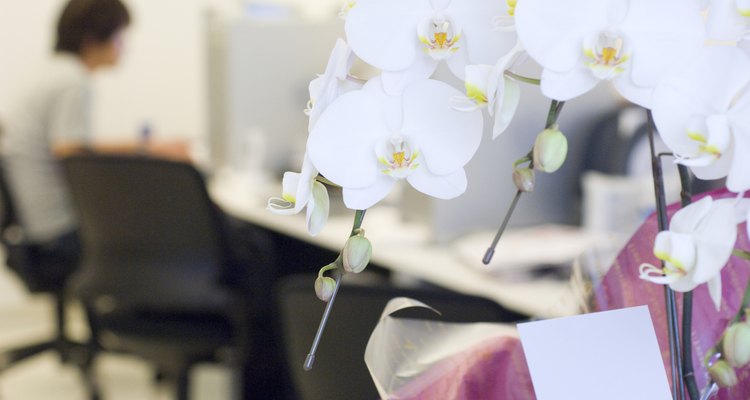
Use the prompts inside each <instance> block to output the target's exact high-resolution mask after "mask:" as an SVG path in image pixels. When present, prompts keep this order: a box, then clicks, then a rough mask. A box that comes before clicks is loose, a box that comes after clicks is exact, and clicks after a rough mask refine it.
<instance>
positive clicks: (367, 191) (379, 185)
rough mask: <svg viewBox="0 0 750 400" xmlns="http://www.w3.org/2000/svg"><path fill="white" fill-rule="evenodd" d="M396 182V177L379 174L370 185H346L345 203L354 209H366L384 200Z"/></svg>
mask: <svg viewBox="0 0 750 400" xmlns="http://www.w3.org/2000/svg"><path fill="white" fill-rule="evenodd" d="M395 184H396V180H395V179H393V178H391V177H389V176H386V175H379V176H378V178H377V179H376V180H375V182H373V184H372V185H370V186H367V187H362V188H347V187H345V188H344V189H343V195H344V205H346V207H347V208H350V209H352V210H366V209H368V208H370V207H372V206H373V205H375V204H376V203H377V202H379V201H380V200H383V199H384V198H385V196H387V195H388V193H390V191H391V189H392V188H393V186H394V185H395Z"/></svg>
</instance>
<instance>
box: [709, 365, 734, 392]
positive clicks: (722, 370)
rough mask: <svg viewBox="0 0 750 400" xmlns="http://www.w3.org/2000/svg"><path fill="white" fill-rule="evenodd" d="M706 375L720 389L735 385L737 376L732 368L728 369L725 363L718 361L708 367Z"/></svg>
mask: <svg viewBox="0 0 750 400" xmlns="http://www.w3.org/2000/svg"><path fill="white" fill-rule="evenodd" d="M708 373H709V374H710V375H711V379H713V380H714V381H715V382H716V383H717V384H718V385H719V386H720V387H730V386H734V385H736V384H737V374H736V373H735V372H734V368H732V367H730V366H729V364H727V362H726V361H724V360H722V359H719V360H717V361H716V362H714V363H713V364H711V365H709V366H708Z"/></svg>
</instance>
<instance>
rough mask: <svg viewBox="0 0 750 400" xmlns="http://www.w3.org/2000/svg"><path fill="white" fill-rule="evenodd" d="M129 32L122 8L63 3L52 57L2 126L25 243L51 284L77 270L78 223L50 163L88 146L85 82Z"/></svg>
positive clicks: (105, 2) (31, 76)
mask: <svg viewBox="0 0 750 400" xmlns="http://www.w3.org/2000/svg"><path fill="white" fill-rule="evenodd" d="M129 24H130V14H129V12H128V10H127V8H126V7H125V5H124V4H123V3H122V2H121V1H120V0H70V1H68V2H67V3H66V4H65V6H64V8H63V10H62V13H61V15H60V18H59V20H58V25H57V41H56V45H55V52H54V54H53V56H52V57H51V58H50V59H49V60H46V61H45V63H44V64H43V65H41V66H40V67H39V68H38V69H36V70H35V71H31V72H30V73H28V74H27V75H26V76H25V77H24V79H25V85H22V86H23V91H22V92H21V93H20V94H19V95H18V96H16V97H15V101H14V103H13V104H12V109H11V110H10V113H8V115H6V119H5V120H4V121H3V125H4V126H3V134H2V137H0V152H1V153H2V162H3V174H4V177H5V180H6V182H7V185H8V188H9V189H10V194H11V196H12V199H13V200H14V204H15V207H16V210H15V211H16V213H17V215H18V218H19V220H20V221H19V222H20V224H21V226H22V227H23V229H24V233H25V235H26V240H27V241H29V242H32V243H37V244H38V245H39V248H40V249H41V252H42V253H43V254H40V258H49V259H50V260H53V261H52V262H51V263H50V264H52V265H55V266H58V268H57V269H58V271H49V275H50V276H49V278H50V279H55V278H57V279H63V278H64V276H65V275H67V274H68V273H69V272H70V270H72V269H73V268H75V265H76V261H77V255H78V251H79V250H78V239H77V235H76V228H77V222H76V217H75V213H74V210H73V207H72V205H71V203H70V200H69V198H68V193H67V188H66V183H65V181H64V178H63V176H62V173H61V171H60V170H59V166H58V162H57V158H56V157H57V156H59V155H62V154H65V153H66V152H70V151H72V149H76V148H81V147H82V146H84V145H85V144H86V143H88V141H89V136H90V132H89V114H90V108H91V90H90V75H91V73H92V72H94V71H97V70H99V69H102V68H105V67H110V66H114V65H116V64H117V63H118V61H119V59H120V56H121V54H122V52H123V35H124V31H125V29H126V28H127V27H128V25H129ZM61 260H67V261H68V262H65V263H61V262H60V261H61ZM60 265H65V266H66V267H65V268H63V269H67V270H59V269H60V268H59V266H60Z"/></svg>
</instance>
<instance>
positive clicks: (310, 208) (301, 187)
mask: <svg viewBox="0 0 750 400" xmlns="http://www.w3.org/2000/svg"><path fill="white" fill-rule="evenodd" d="M317 176H318V170H316V169H315V167H314V166H313V164H312V162H311V161H310V158H309V157H307V155H305V161H304V162H303V164H302V171H301V172H299V173H297V172H285V173H284V178H283V180H282V183H281V186H282V196H281V197H272V198H270V199H268V206H267V209H268V210H269V211H271V212H272V213H274V214H279V215H292V214H297V213H299V212H300V211H302V209H303V208H305V207H307V215H306V218H307V231H308V232H310V234H311V235H313V236H315V235H317V234H318V233H320V231H322V230H323V227H325V225H326V222H327V221H328V212H329V209H330V201H329V199H328V190H326V187H325V185H323V184H322V183H320V182H318V181H317V180H316V177H317Z"/></svg>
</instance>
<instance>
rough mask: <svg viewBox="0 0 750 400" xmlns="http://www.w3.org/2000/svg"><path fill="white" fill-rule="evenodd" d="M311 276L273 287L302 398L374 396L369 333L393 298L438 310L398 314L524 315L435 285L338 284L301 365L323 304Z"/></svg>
mask: <svg viewBox="0 0 750 400" xmlns="http://www.w3.org/2000/svg"><path fill="white" fill-rule="evenodd" d="M314 281H315V276H314V275H313V276H307V275H305V276H291V277H288V278H285V279H284V280H283V281H282V282H281V283H280V284H279V285H278V286H277V290H276V301H277V306H278V315H279V323H280V326H279V328H280V330H281V332H282V337H283V341H284V349H285V353H286V354H285V355H286V362H287V364H288V368H287V370H288V371H289V375H290V378H291V380H292V386H293V387H294V390H295V392H296V395H297V397H296V398H299V399H301V400H318V399H320V400H323V399H326V400H328V399H348V400H357V399H363V400H364V399H366V400H372V399H376V398H378V393H377V391H376V389H375V385H374V384H373V382H372V379H371V378H370V374H369V372H368V370H367V366H366V365H365V362H364V354H365V348H366V346H367V341H368V340H369V338H370V334H371V333H372V331H373V329H375V325H376V324H377V321H378V319H379V317H380V315H381V313H382V312H383V309H384V308H385V305H386V304H387V303H388V301H389V300H391V299H392V298H394V297H400V296H405V297H410V298H414V299H417V300H419V301H422V302H424V303H425V304H428V305H430V306H432V307H434V308H435V309H437V310H439V311H440V313H441V315H439V316H438V315H436V314H434V313H433V312H431V311H429V310H424V309H410V310H404V311H402V312H400V313H399V316H401V317H409V318H419V319H434V320H440V321H445V322H511V321H518V320H520V319H524V318H525V317H524V316H522V315H519V314H516V313H514V312H511V311H509V310H506V309H505V308H503V307H501V306H500V305H498V304H497V303H495V302H493V301H490V300H487V299H484V298H479V297H474V296H467V295H462V294H458V293H454V292H448V291H443V290H439V291H438V290H434V289H403V288H396V287H393V286H360V285H346V284H343V285H342V286H341V289H340V290H339V292H338V295H337V299H336V303H335V304H334V307H333V310H332V312H331V315H330V318H329V320H328V326H327V327H326V331H325V333H324V335H323V338H322V340H321V342H320V346H319V347H318V351H317V355H316V359H315V365H314V366H313V369H312V370H311V371H304V370H303V369H302V365H303V362H304V359H305V356H306V355H307V353H308V351H309V350H310V345H311V344H312V340H313V337H314V335H315V331H316V329H317V327H318V323H319V322H320V317H321V315H322V314H323V309H324V308H325V303H323V302H321V301H320V300H318V299H317V298H316V297H315V292H314V290H313V282H314Z"/></svg>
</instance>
